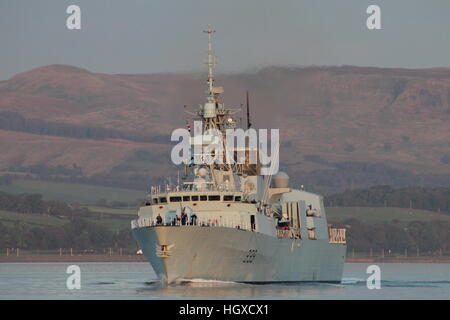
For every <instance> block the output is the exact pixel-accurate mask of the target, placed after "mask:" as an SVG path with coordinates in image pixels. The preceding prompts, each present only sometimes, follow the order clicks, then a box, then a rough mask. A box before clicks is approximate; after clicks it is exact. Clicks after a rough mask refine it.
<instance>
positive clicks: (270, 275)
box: [132, 226, 346, 283]
mask: <svg viewBox="0 0 450 320" xmlns="http://www.w3.org/2000/svg"><path fill="white" fill-rule="evenodd" d="M132 232H133V236H134V238H135V239H136V241H137V243H138V244H139V247H140V248H141V249H142V251H143V253H144V255H145V256H146V258H147V259H148V260H149V262H150V263H151V265H152V267H153V269H154V271H155V272H156V274H157V275H158V277H159V278H160V279H161V280H162V281H164V282H167V283H174V282H181V281H185V280H190V279H206V280H216V281H233V282H249V283H270V282H301V281H305V282H309V281H312V282H341V278H342V273H343V268H344V261H345V254H346V245H345V244H335V243H329V242H328V241H326V240H294V239H287V238H275V237H271V236H268V235H265V234H262V233H258V232H252V231H248V230H239V229H236V228H224V227H201V226H157V227H139V228H135V229H133V230H132ZM161 246H163V247H161Z"/></svg>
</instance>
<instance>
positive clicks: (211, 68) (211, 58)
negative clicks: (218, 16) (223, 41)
mask: <svg viewBox="0 0 450 320" xmlns="http://www.w3.org/2000/svg"><path fill="white" fill-rule="evenodd" d="M203 32H205V33H207V34H208V61H207V65H208V86H209V95H210V97H211V98H213V86H214V74H213V71H214V67H215V66H216V59H215V57H214V53H213V49H212V43H211V35H212V34H213V33H214V32H216V31H215V30H213V29H212V28H211V25H210V24H208V29H207V30H205V31H203Z"/></svg>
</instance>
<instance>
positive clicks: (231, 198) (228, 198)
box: [223, 195, 233, 201]
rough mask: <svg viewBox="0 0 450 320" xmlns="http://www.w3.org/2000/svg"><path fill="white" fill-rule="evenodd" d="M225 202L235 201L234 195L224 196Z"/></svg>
mask: <svg viewBox="0 0 450 320" xmlns="http://www.w3.org/2000/svg"><path fill="white" fill-rule="evenodd" d="M223 201H233V196H232V195H225V196H223Z"/></svg>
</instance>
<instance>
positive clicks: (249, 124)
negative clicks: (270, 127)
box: [246, 90, 252, 129]
mask: <svg viewBox="0 0 450 320" xmlns="http://www.w3.org/2000/svg"><path fill="white" fill-rule="evenodd" d="M246 101H247V129H250V127H251V126H252V124H251V122H250V102H249V98H248V90H247V91H246Z"/></svg>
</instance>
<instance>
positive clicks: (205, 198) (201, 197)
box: [200, 196, 208, 201]
mask: <svg viewBox="0 0 450 320" xmlns="http://www.w3.org/2000/svg"><path fill="white" fill-rule="evenodd" d="M206 200H208V196H200V201H206Z"/></svg>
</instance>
